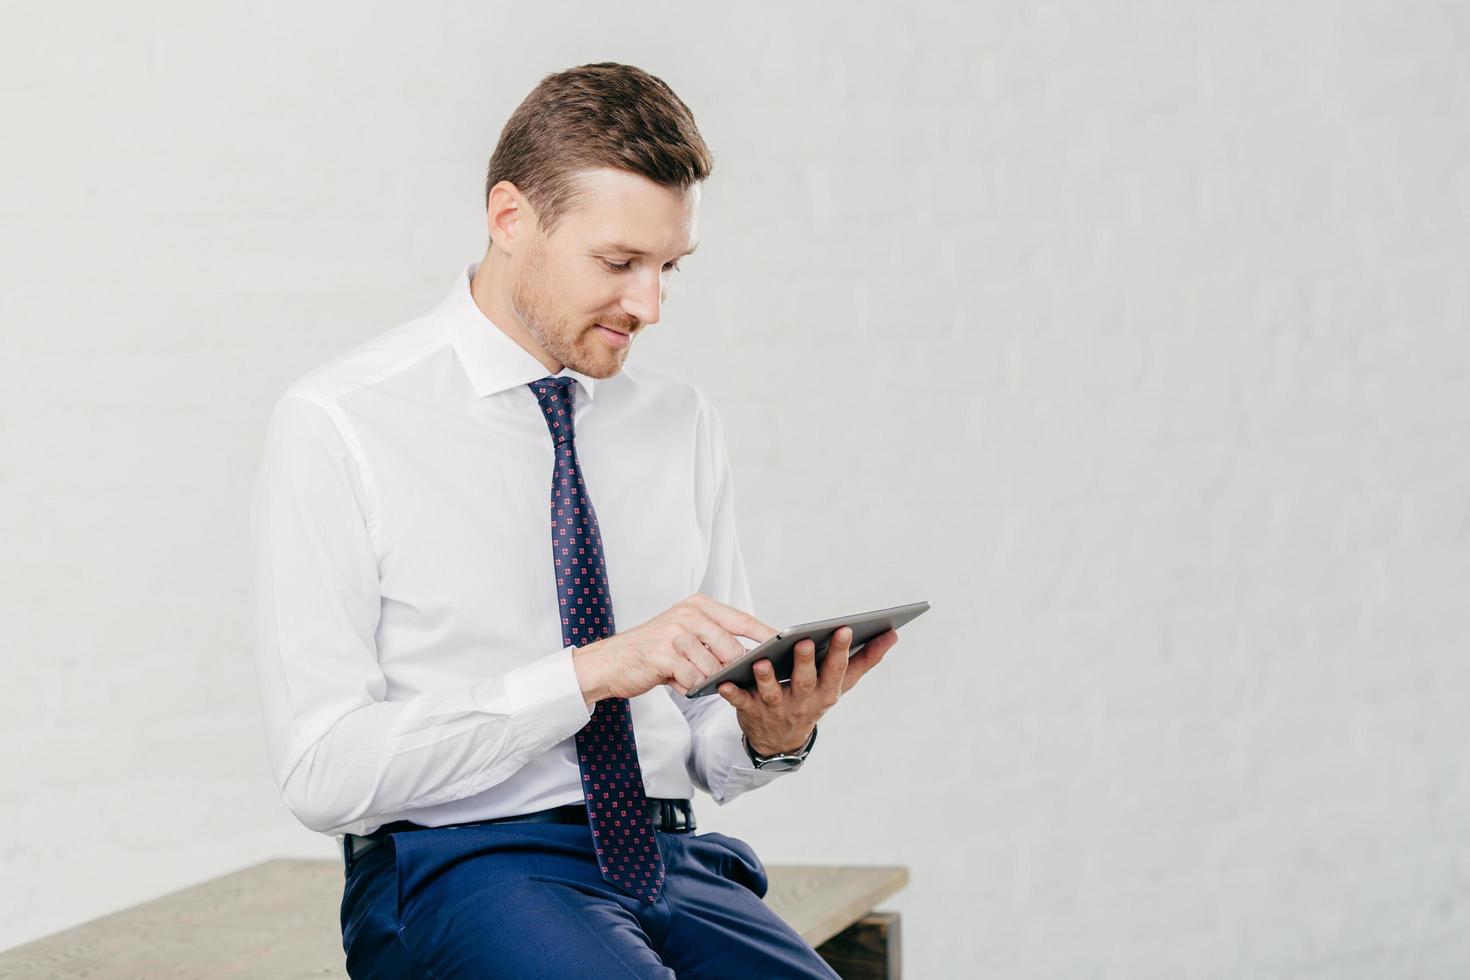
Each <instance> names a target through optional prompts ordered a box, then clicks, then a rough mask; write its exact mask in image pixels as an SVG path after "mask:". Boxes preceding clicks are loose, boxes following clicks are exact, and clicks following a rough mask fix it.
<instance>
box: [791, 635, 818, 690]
mask: <svg viewBox="0 0 1470 980" xmlns="http://www.w3.org/2000/svg"><path fill="white" fill-rule="evenodd" d="M816 689H817V645H816V644H815V643H813V642H812V641H811V640H802V641H801V642H799V643H797V644H796V656H795V663H794V664H792V667H791V692H792V693H793V694H798V695H800V696H802V697H806V696H807V695H809V694H811V693H812V692H813V691H815V690H816Z"/></svg>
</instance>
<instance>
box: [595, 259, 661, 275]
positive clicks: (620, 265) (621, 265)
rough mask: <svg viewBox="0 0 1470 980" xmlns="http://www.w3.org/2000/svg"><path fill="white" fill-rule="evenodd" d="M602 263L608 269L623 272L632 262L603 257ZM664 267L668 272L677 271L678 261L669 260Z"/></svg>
mask: <svg viewBox="0 0 1470 980" xmlns="http://www.w3.org/2000/svg"><path fill="white" fill-rule="evenodd" d="M602 264H603V265H605V266H607V267H608V268H609V269H611V270H612V271H614V272H624V271H626V270H627V268H628V266H630V265H632V264H633V263H631V262H609V261H608V260H607V259H603V260H602ZM664 268H665V269H668V270H669V271H670V272H678V271H679V263H677V262H669V263H667V264H666V265H665V266H664Z"/></svg>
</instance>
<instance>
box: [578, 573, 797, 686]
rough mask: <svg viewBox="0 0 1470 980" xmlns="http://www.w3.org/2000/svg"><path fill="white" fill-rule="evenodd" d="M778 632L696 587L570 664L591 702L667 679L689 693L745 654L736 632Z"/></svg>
mask: <svg viewBox="0 0 1470 980" xmlns="http://www.w3.org/2000/svg"><path fill="white" fill-rule="evenodd" d="M777 632H778V631H777V630H775V629H772V628H771V627H770V626H767V625H766V624H765V623H763V622H761V621H760V620H758V619H756V618H755V617H754V616H752V615H751V614H750V613H747V612H741V611H740V610H739V609H735V608H734V607H732V606H727V605H725V604H724V603H723V602H718V601H716V600H714V599H711V598H710V597H709V596H707V595H704V594H703V593H699V592H696V593H695V594H694V595H692V596H690V597H689V598H687V599H683V600H681V601H679V602H677V603H675V604H674V605H673V606H670V607H669V608H668V609H666V610H664V611H663V612H661V613H659V614H658V615H657V616H655V617H653V618H652V619H650V620H649V621H648V622H646V623H644V624H642V625H641V626H635V627H633V628H632V629H628V630H624V631H623V632H621V633H615V634H613V635H612V636H609V637H606V638H605V639H601V640H598V641H597V642H595V643H589V644H587V645H586V646H583V647H578V648H577V649H576V650H574V651H573V652H572V667H573V668H574V669H575V670H576V672H577V681H578V683H580V684H581V685H582V696H583V698H584V699H585V700H586V701H587V704H588V705H589V706H594V705H596V703H597V702H598V701H601V700H602V699H603V698H631V697H636V696H637V695H639V694H642V693H644V692H645V691H650V690H652V689H653V688H655V687H657V686H658V685H660V684H668V685H669V686H671V687H672V688H673V689H674V690H676V691H678V692H679V693H680V694H687V693H689V691H691V690H693V689H694V688H695V687H697V686H698V685H699V682H700V681H702V680H703V679H704V678H706V677H708V676H710V675H711V674H714V673H716V672H718V671H719V670H720V669H721V668H722V667H724V665H725V664H728V663H730V662H731V661H733V660H739V659H740V658H741V657H743V656H745V653H746V650H745V647H743V646H741V644H740V641H739V640H737V639H736V637H737V636H745V637H749V638H750V639H752V640H755V641H756V642H757V643H764V642H766V641H767V640H769V639H770V638H771V637H773V636H775V635H776V633H777Z"/></svg>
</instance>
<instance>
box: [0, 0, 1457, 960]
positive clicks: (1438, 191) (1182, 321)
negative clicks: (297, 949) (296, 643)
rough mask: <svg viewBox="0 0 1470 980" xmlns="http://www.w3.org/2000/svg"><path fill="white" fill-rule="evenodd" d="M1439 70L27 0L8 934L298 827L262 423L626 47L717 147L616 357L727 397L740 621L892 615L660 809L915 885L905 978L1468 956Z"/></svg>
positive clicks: (1028, 37)
mask: <svg viewBox="0 0 1470 980" xmlns="http://www.w3.org/2000/svg"><path fill="white" fill-rule="evenodd" d="M1467 49H1470V14H1467V8H1466V7H1465V5H1464V4H1461V3H1435V2H1418V3H1390V2H1368V0H1359V2H1339V3H1326V2H1318V3H1310V2H1276V3H1253V2H1252V3H1242V2H1215V3H1181V2H1177V0H1170V2H1164V0H1159V2H1133V3H1123V2H1099V0H1072V2H1040V0H1032V2H1023V3H1016V2H1007V3H999V2H996V3H985V4H974V3H966V4H956V5H953V6H944V7H941V6H937V5H919V6H917V7H914V6H906V7H904V6H900V5H897V4H879V3H851V2H849V3H844V4H840V5H839V4H825V5H818V4H815V3H805V4H801V3H796V4H779V5H778V4H768V5H761V4H741V5H729V4H727V5H720V6H715V5H694V4H688V3H669V4H644V3H619V4H606V5H602V4H597V5H594V4H578V5H563V4H549V3H539V4H524V5H517V6H515V7H512V6H509V5H504V4H488V3H468V2H459V3H444V2H441V3H431V4H417V5H407V4H400V5H387V4H383V5H365V4H359V3H352V4H349V3H337V4H319V3H318V4H303V3H301V2H299V0H293V2H290V3H286V2H279V0H277V2H261V0H251V2H248V3H241V2H235V3H184V2H178V3H171V4H162V3H140V4H101V3H93V4H89V5H77V4H64V3H55V2H50V0H47V2H41V0H8V2H7V3H6V4H5V6H4V8H3V12H0V118H3V119H4V120H5V126H4V128H5V133H4V137H3V139H4V152H3V157H0V168H3V175H4V179H3V181H0V329H3V349H0V549H3V553H4V556H5V560H4V562H3V564H0V623H3V629H0V668H3V672H4V677H5V684H4V689H5V692H6V694H5V696H4V699H3V711H0V759H3V762H0V765H3V767H4V768H3V778H0V828H3V830H0V880H3V881H4V882H5V885H4V887H3V888H0V946H10V945H14V944H17V943H20V942H23V941H27V940H29V939H33V938H36V937H39V936H41V935H43V934H45V933H49V932H52V931H55V930H58V929H62V928H65V927H67V926H70V925H73V924H76V923H78V922H81V921H83V920H85V919H88V918H91V917H94V916H97V915H101V914H104V913H107V912H110V911H114V910H117V909H119V908H122V907H125V906H128V905H131V904H133V903H136V902H140V901H143V900H146V899H149V898H153V897H155V896H158V895H161V894H163V893H165V892H168V891H172V890H174V889H177V888H181V887H184V886H187V885H190V884H194V883H196V882H199V881H202V880H204V879H207V878H210V877H213V876H215V875H219V874H223V873H226V872H229V871H232V870H235V869H237V868H241V867H244V866H246V865H249V864H253V863H255V862H257V861H261V860H264V859H267V858H271V857H278V856H293V855H294V856H313V857H323V858H332V857H333V856H334V855H335V851H334V846H333V844H332V842H331V840H330V839H329V838H326V837H323V836H321V835H316V834H313V833H311V832H309V831H307V830H305V829H303V828H302V827H301V826H300V825H299V824H297V823H296V821H295V820H294V818H293V817H292V816H291V815H290V813H289V812H288V811H287V810H286V809H285V808H284V806H283V805H282V803H281V802H280V800H279V799H278V797H277V794H276V792H275V788H274V786H273V785H272V783H271V780H270V775H269V771H268V768H267V764H266V755H265V745H264V739H263V735H262V732H261V728H260V718H259V713H258V701H257V693H256V687H255V675H254V666H253V661H252V654H251V649H250V635H249V633H250V631H249V609H248V594H249V575H248V569H249V560H248V550H247V545H248V522H247V503H248V499H249V493H250V487H251V482H252V480H253V478H254V474H255V467H256V463H257V461H258V459H259V453H260V450H261V447H262V439H263V434H264V426H265V422H266V419H267V416H268V413H269V409H270V406H271V405H272V403H273V402H274V400H275V399H276V397H278V395H279V394H280V393H281V391H282V390H284V388H285V386H286V385H287V384H288V383H289V382H290V381H292V380H293V379H295V378H296V377H297V376H299V375H300V374H301V373H302V372H304V371H305V370H307V369H308V368H310V367H311V366H313V365H315V364H317V363H319V362H320V361H322V360H324V359H326V358H328V357H330V356H332V355H334V354H335V353H337V352H339V351H341V350H343V349H345V348H346V347H348V346H350V345H352V344H354V343H356V342H357V341H359V340H360V339H363V338H366V337H368V336H371V335H373V334H375V333H379V332H381V331H383V330H386V329H388V328H390V327H392V326H394V325H396V324H397V323H399V322H401V321H402V320H404V319H406V318H408V317H410V316H412V315H414V314H416V313H418V312H421V311H422V310H424V309H426V308H427V307H428V306H429V305H431V304H432V303H434V302H437V301H438V300H439V298H440V297H441V296H442V295H443V293H444V291H445V289H446V288H447V286H448V283H449V282H450V281H451V279H452V277H453V275H454V274H455V272H456V270H457V269H458V268H459V267H460V266H461V265H462V264H463V263H465V262H467V261H469V260H471V259H474V258H476V257H478V256H479V255H480V254H481V249H482V247H483V243H484V217H483V186H482V182H483V178H484V169H485V165H486V163H487V161H488V159H489V155H490V152H491V150H492V149H493V147H494V145H495V141H496V138H497V137H498V134H499V131H500V128H501V126H502V125H503V124H504V122H505V120H506V118H507V117H508V116H509V114H510V112H511V111H512V110H513V109H514V107H515V106H516V105H517V104H518V103H519V102H520V100H521V99H522V98H523V97H524V96H525V95H526V93H527V92H528V91H529V90H530V89H531V88H532V86H534V85H535V83H536V82H537V81H538V80H539V79H540V78H541V77H542V76H543V75H545V74H548V73H550V72H553V71H558V70H561V69H564V68H567V67H571V66H573V65H576V64H581V63H585V62H592V61H604V60H613V61H623V62H628V63H632V64H636V65H639V66H641V67H643V68H646V69H647V70H649V71H651V72H653V73H654V74H657V75H659V76H660V77H662V78H664V79H665V80H666V81H668V82H669V83H670V84H671V85H672V86H673V87H674V89H675V90H676V91H677V92H678V93H679V94H680V95H681V97H682V98H683V99H684V100H685V101H686V102H687V103H688V104H689V105H690V106H691V108H692V109H693V110H694V112H695V115H696V118H697V120H698V122H699V125H700V127H701V130H702V131H703V133H704V135H705V137H706V139H707V140H708V142H709V144H710V146H711V148H712V149H713V152H714V154H715V157H716V165H715V166H716V170H715V175H714V177H713V178H712V179H711V180H710V182H709V184H708V186H707V187H706V195H705V203H704V206H703V208H702V213H701V215H702V221H701V228H700V238H701V240H702V245H701V248H700V250H699V253H698V254H697V255H696V256H694V257H693V258H691V259H689V260H687V261H686V263H685V268H684V271H682V272H680V273H679V274H677V276H676V277H675V281H674V285H673V288H672V291H671V295H670V299H669V302H668V303H667V305H666V307H665V311H664V317H663V321H662V322H661V323H660V324H658V325H657V326H656V327H653V328H651V329H650V330H648V332H647V333H646V334H644V335H642V336H640V339H639V341H638V343H637V345H636V347H637V349H636V350H635V351H633V352H632V355H631V356H632V358H633V362H634V363H638V364H646V365H653V366H658V367H662V368H665V369H668V370H673V371H675V372H676V373H679V374H681V375H683V376H685V377H687V378H689V379H690V380H692V381H694V382H695V383H696V384H699V385H700V386H701V387H703V388H704V390H705V391H706V392H707V393H708V394H709V395H710V397H711V399H712V400H713V401H714V403H715V404H716V406H717V407H718V408H719V410H720V411H721V414H722V417H723V419H724V422H725V427H726V431H727V435H728V438H729V441H730V448H731V453H732V457H733V460H734V465H735V477H736V488H737V508H738V514H739V521H740V526H741V530H742V538H743V543H744V549H745V555H746V559H747V562H748V564H749V568H750V573H751V581H752V587H753V591H754V594H755V599H756V603H757V609H756V610H755V611H756V612H757V614H758V615H759V616H761V618H763V619H765V620H766V621H767V622H770V623H772V624H775V625H778V626H780V625H787V624H790V623H793V622H800V621H803V620H807V619H815V618H822V617H826V616H835V615H840V614H843V613H846V612H850V611H854V610H858V609H863V608H871V607H875V606H882V605H891V604H896V603H900V602H908V601H913V600H917V599H928V600H929V601H930V602H931V603H932V604H933V609H932V611H931V612H930V613H928V614H927V615H926V616H925V617H923V618H922V619H921V620H919V621H918V622H916V623H915V624H914V625H913V626H912V627H910V628H909V629H907V630H906V631H905V632H904V633H903V636H902V641H901V642H900V644H899V645H898V646H897V647H896V648H895V649H894V651H893V653H892V654H890V655H889V658H888V660H887V661H886V662H885V663H884V665H883V666H882V667H880V668H879V669H878V670H877V671H876V672H874V673H873V674H871V675H870V676H869V677H868V678H867V679H866V680H864V682H863V683H862V685H860V686H859V687H858V688H857V689H856V690H855V691H854V692H853V694H852V695H851V696H850V697H849V698H848V699H846V700H844V702H843V703H842V704H840V705H839V706H838V708H837V709H836V710H835V711H834V712H833V713H832V714H831V715H829V716H828V717H827V718H826V719H824V720H823V722H822V737H821V739H820V741H819V744H818V747H817V750H816V752H815V753H814V755H813V756H812V759H811V762H810V764H809V765H808V767H807V768H806V769H805V770H804V771H803V772H801V773H799V774H798V775H797V776H794V777H792V778H789V779H786V780H783V781H781V782H780V783H779V784H777V785H774V786H772V787H769V788H767V789H764V790H761V791H758V792H757V793H754V794H752V795H750V796H747V797H745V798H743V799H740V800H738V801H737V802H734V803H732V804H731V805H730V806H729V807H726V808H717V807H715V806H714V804H713V803H712V801H710V800H709V799H708V798H707V797H701V798H700V801H701V802H700V803H699V805H698V815H699V819H700V822H701V829H717V830H723V831H725V832H728V833H733V834H736V835H738V836H741V837H743V838H745V839H746V840H748V841H750V842H751V843H752V844H753V845H754V846H755V847H756V849H757V850H758V851H759V853H760V854H761V855H762V857H763V858H764V859H765V860H766V861H767V863H782V862H834V863H877V864H890V863H894V864H906V865H908V866H909V868H910V869H911V873H912V884H911V885H910V886H909V887H908V889H907V890H906V891H904V892H903V893H902V894H901V896H899V897H898V898H897V899H896V900H894V901H893V902H891V903H889V905H888V907H891V908H897V909H899V910H901V911H902V913H903V931H904V944H905V966H906V968H907V971H908V975H909V976H911V977H913V978H916V980H936V978H944V977H958V976H996V977H1056V978H1079V977H1088V978H1091V977H1097V978H1130V980H1131V978H1142V977H1160V978H1163V977H1169V978H1174V977H1314V978H1315V977H1344V978H1346V977H1363V978H1382V977H1458V976H1465V975H1467V974H1470V765H1467V755H1466V744H1467V738H1470V709H1467V695H1470V627H1467V625H1466V618H1465V608H1466V603H1465V588H1466V583H1467V573H1470V548H1467V545H1470V462H1467V454H1466V438H1467V436H1470V393H1467V381H1470V271H1467V270H1470V248H1467V246H1470V122H1467V120H1470V69H1467V65H1470V60H1467V58H1466V51H1467ZM334 913H335V910H334Z"/></svg>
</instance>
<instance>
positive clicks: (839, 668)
mask: <svg viewBox="0 0 1470 980" xmlns="http://www.w3.org/2000/svg"><path fill="white" fill-rule="evenodd" d="M851 648H852V630H851V629H850V628H849V627H846V626H843V627H840V628H838V630H837V631H836V632H835V633H833V634H832V639H831V641H830V642H829V643H828V644H827V655H826V656H825V657H824V658H822V679H821V682H820V685H819V686H820V687H821V689H822V692H823V693H824V694H826V695H827V696H829V697H831V698H836V697H837V695H839V694H841V693H842V677H843V675H844V674H846V673H847V655H848V652H849V651H850V650H851Z"/></svg>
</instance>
